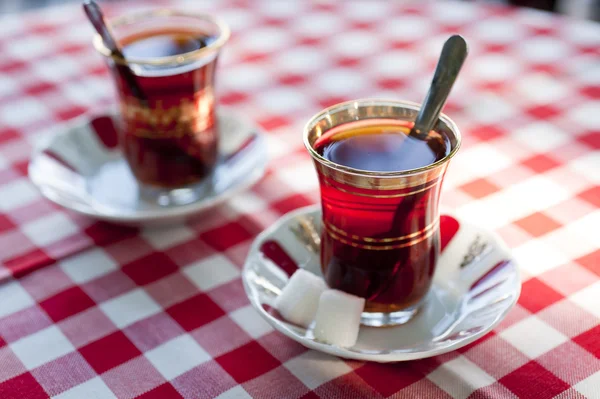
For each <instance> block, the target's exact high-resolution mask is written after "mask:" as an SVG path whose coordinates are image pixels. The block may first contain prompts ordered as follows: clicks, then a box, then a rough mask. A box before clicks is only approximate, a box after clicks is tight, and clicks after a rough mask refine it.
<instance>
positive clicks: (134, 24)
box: [95, 10, 229, 202]
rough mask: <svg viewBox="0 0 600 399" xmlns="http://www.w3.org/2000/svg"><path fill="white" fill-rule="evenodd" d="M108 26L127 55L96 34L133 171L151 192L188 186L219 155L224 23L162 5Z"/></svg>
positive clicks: (204, 173) (200, 178)
mask: <svg viewBox="0 0 600 399" xmlns="http://www.w3.org/2000/svg"><path fill="white" fill-rule="evenodd" d="M112 28H113V31H114V34H115V36H116V37H117V40H118V41H119V44H120V47H121V49H122V52H123V54H124V57H125V60H123V59H122V58H118V57H115V56H114V55H111V54H109V53H107V49H106V48H105V47H104V44H103V43H102V40H101V39H100V38H99V37H97V38H96V40H95V44H96V47H97V48H98V50H99V51H100V52H102V53H103V54H104V55H106V56H107V60H108V63H109V66H110V68H111V72H112V74H113V76H114V78H115V82H116V86H117V91H118V96H119V104H120V111H121V119H122V125H123V126H122V133H123V134H122V139H121V145H122V148H123V152H124V154H125V158H126V159H127V162H128V164H129V166H130V169H131V171H132V173H133V174H134V176H135V177H136V179H137V180H138V182H139V183H141V184H140V186H141V188H142V189H143V190H145V193H146V194H148V193H150V195H160V196H161V197H165V195H164V194H165V193H167V194H168V193H169V192H170V190H177V192H178V193H181V191H182V189H184V188H190V187H194V185H196V184H199V183H201V182H202V181H203V179H204V178H205V177H207V176H208V175H209V174H210V173H211V171H212V170H213V168H214V166H215V164H216V162H217V156H218V150H217V146H218V125H217V117H216V103H215V93H214V82H215V71H216V66H217V60H218V55H219V50H220V48H221V47H222V46H223V44H224V43H225V42H226V41H227V38H228V36H229V31H228V29H227V27H226V26H225V25H223V24H222V23H221V22H220V21H218V20H217V19H215V18H213V17H211V16H208V15H202V14H200V15H194V14H185V13H179V12H176V11H168V10H160V11H156V12H150V13H145V14H138V15H134V16H130V17H124V18H121V19H117V20H116V21H114V22H113V23H112ZM132 81H133V82H132ZM166 198H169V195H167V196H166ZM185 198H187V199H189V200H193V199H194V198H193V196H190V195H187V196H185ZM163 199H164V198H163ZM167 202H168V201H167ZM175 202H176V201H175ZM180 202H181V201H180Z"/></svg>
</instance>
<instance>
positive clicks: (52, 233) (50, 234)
mask: <svg viewBox="0 0 600 399" xmlns="http://www.w3.org/2000/svg"><path fill="white" fill-rule="evenodd" d="M21 230H22V231H23V233H24V234H25V235H26V236H27V237H29V239H30V240H31V241H32V242H33V243H35V244H36V245H38V246H46V245H49V244H52V243H54V242H57V241H60V240H62V239H63V238H67V237H69V236H71V235H73V234H76V233H77V232H78V231H79V229H78V227H77V225H76V224H75V223H73V222H72V221H71V220H70V219H69V217H68V216H67V215H66V214H64V213H62V212H55V213H52V214H50V215H48V216H45V217H43V218H39V219H36V220H34V221H31V222H29V223H25V224H24V225H23V226H21Z"/></svg>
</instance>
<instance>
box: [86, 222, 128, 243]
mask: <svg viewBox="0 0 600 399" xmlns="http://www.w3.org/2000/svg"><path fill="white" fill-rule="evenodd" d="M84 232H85V233H86V234H87V235H88V236H89V237H90V238H91V239H92V240H94V242H95V243H96V244H97V245H103V246H105V245H109V244H113V243H115V242H119V241H121V240H124V239H125V238H129V237H133V236H134V235H135V234H136V233H137V229H136V228H133V227H123V226H117V225H114V224H110V223H105V222H98V223H94V224H92V225H91V226H89V227H87V228H86V229H85V230H84Z"/></svg>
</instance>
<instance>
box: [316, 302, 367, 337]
mask: <svg viewBox="0 0 600 399" xmlns="http://www.w3.org/2000/svg"><path fill="white" fill-rule="evenodd" d="M364 307H365V299H364V298H359V297H357V296H354V295H350V294H346V293H345V292H342V291H338V290H327V291H325V292H323V294H321V298H320V299H319V307H318V310H317V318H316V323H315V328H314V334H315V338H316V339H317V340H319V341H322V342H325V343H328V344H332V345H338V346H341V347H350V346H354V344H356V340H357V339H358V330H359V328H360V316H361V313H362V311H363V309H364Z"/></svg>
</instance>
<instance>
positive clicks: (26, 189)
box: [0, 155, 40, 213]
mask: <svg viewBox="0 0 600 399" xmlns="http://www.w3.org/2000/svg"><path fill="white" fill-rule="evenodd" d="M0 162H2V156H1V155H0ZM0 198H2V199H1V200H0V212H4V213H8V212H9V211H11V210H13V209H16V208H19V207H22V206H25V205H29V204H30V203H32V202H34V201H36V200H37V199H39V198H40V193H39V191H37V190H36V189H35V187H33V184H31V183H30V182H29V181H28V180H27V179H18V180H15V181H12V182H10V183H7V184H3V185H1V186H0Z"/></svg>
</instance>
